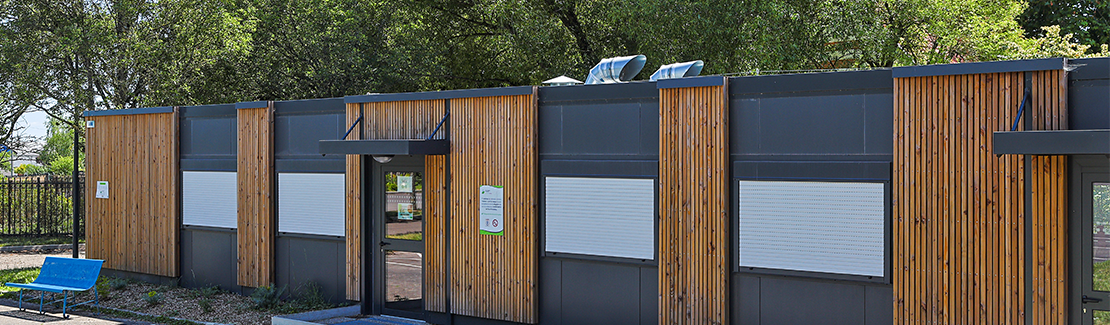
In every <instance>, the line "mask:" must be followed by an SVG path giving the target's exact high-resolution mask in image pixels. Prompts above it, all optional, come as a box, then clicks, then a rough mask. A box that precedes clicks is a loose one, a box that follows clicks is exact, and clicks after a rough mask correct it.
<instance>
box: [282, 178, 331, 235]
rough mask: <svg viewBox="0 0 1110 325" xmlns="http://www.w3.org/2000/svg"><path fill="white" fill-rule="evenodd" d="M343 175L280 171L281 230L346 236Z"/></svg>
mask: <svg viewBox="0 0 1110 325" xmlns="http://www.w3.org/2000/svg"><path fill="white" fill-rule="evenodd" d="M343 180H344V175H343V174H309V173H278V196H277V197H278V231H280V232H288V233H299V234H312V235H326V236H343V235H344V232H343V227H344V219H343V208H344V206H345V200H344V195H346V194H345V188H346V187H345V183H344V181H343Z"/></svg>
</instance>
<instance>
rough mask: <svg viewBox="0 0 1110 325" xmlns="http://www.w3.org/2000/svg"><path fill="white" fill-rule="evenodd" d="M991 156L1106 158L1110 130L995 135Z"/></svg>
mask: <svg viewBox="0 0 1110 325" xmlns="http://www.w3.org/2000/svg"><path fill="white" fill-rule="evenodd" d="M994 154H996V155H1088V154H1110V130H1061V131H1018V132H995V133H994Z"/></svg>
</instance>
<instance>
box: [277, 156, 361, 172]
mask: <svg viewBox="0 0 1110 325" xmlns="http://www.w3.org/2000/svg"><path fill="white" fill-rule="evenodd" d="M338 157H342V156H339V155H328V156H327V157H325V158H327V159H278V160H277V161H276V162H275V167H276V168H277V171H278V172H279V173H343V172H346V171H347V161H346V160H344V159H342V158H340V159H335V158H338Z"/></svg>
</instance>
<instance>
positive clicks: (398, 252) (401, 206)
mask: <svg viewBox="0 0 1110 325" xmlns="http://www.w3.org/2000/svg"><path fill="white" fill-rule="evenodd" d="M423 172H424V168H423V165H422V164H420V165H418V166H417V165H406V164H403V161H401V162H398V164H392V163H390V164H384V165H382V167H381V174H379V175H381V177H380V178H378V179H379V180H380V181H382V182H384V183H385V184H383V185H384V186H383V187H384V188H383V190H382V191H379V193H381V194H380V195H381V196H382V197H379V198H378V200H380V201H379V202H382V204H379V207H378V210H379V211H377V212H378V215H379V216H380V217H379V218H377V219H378V220H377V221H378V222H377V224H378V225H379V228H378V229H381V231H382V233H380V237H379V238H381V240H380V242H379V247H380V248H381V250H380V251H379V254H378V256H380V257H381V259H382V260H383V261H381V264H379V265H380V267H379V268H378V269H379V270H380V272H378V273H379V274H380V277H379V278H378V279H379V281H381V283H382V284H383V286H382V291H383V292H382V293H381V296H380V297H381V299H380V300H379V301H381V308H382V309H381V311H382V314H386V315H394V316H401V317H406V318H413V319H423V318H424V299H423V298H424V297H423V293H424V178H423V176H424V175H423Z"/></svg>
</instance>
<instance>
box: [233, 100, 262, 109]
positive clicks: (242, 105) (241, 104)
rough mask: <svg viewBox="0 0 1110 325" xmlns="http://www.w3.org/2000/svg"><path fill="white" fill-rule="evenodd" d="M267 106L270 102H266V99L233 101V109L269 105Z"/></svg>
mask: <svg viewBox="0 0 1110 325" xmlns="http://www.w3.org/2000/svg"><path fill="white" fill-rule="evenodd" d="M269 106H270V102H267V101H256V102H239V103H235V109H249V108H265V107H269Z"/></svg>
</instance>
